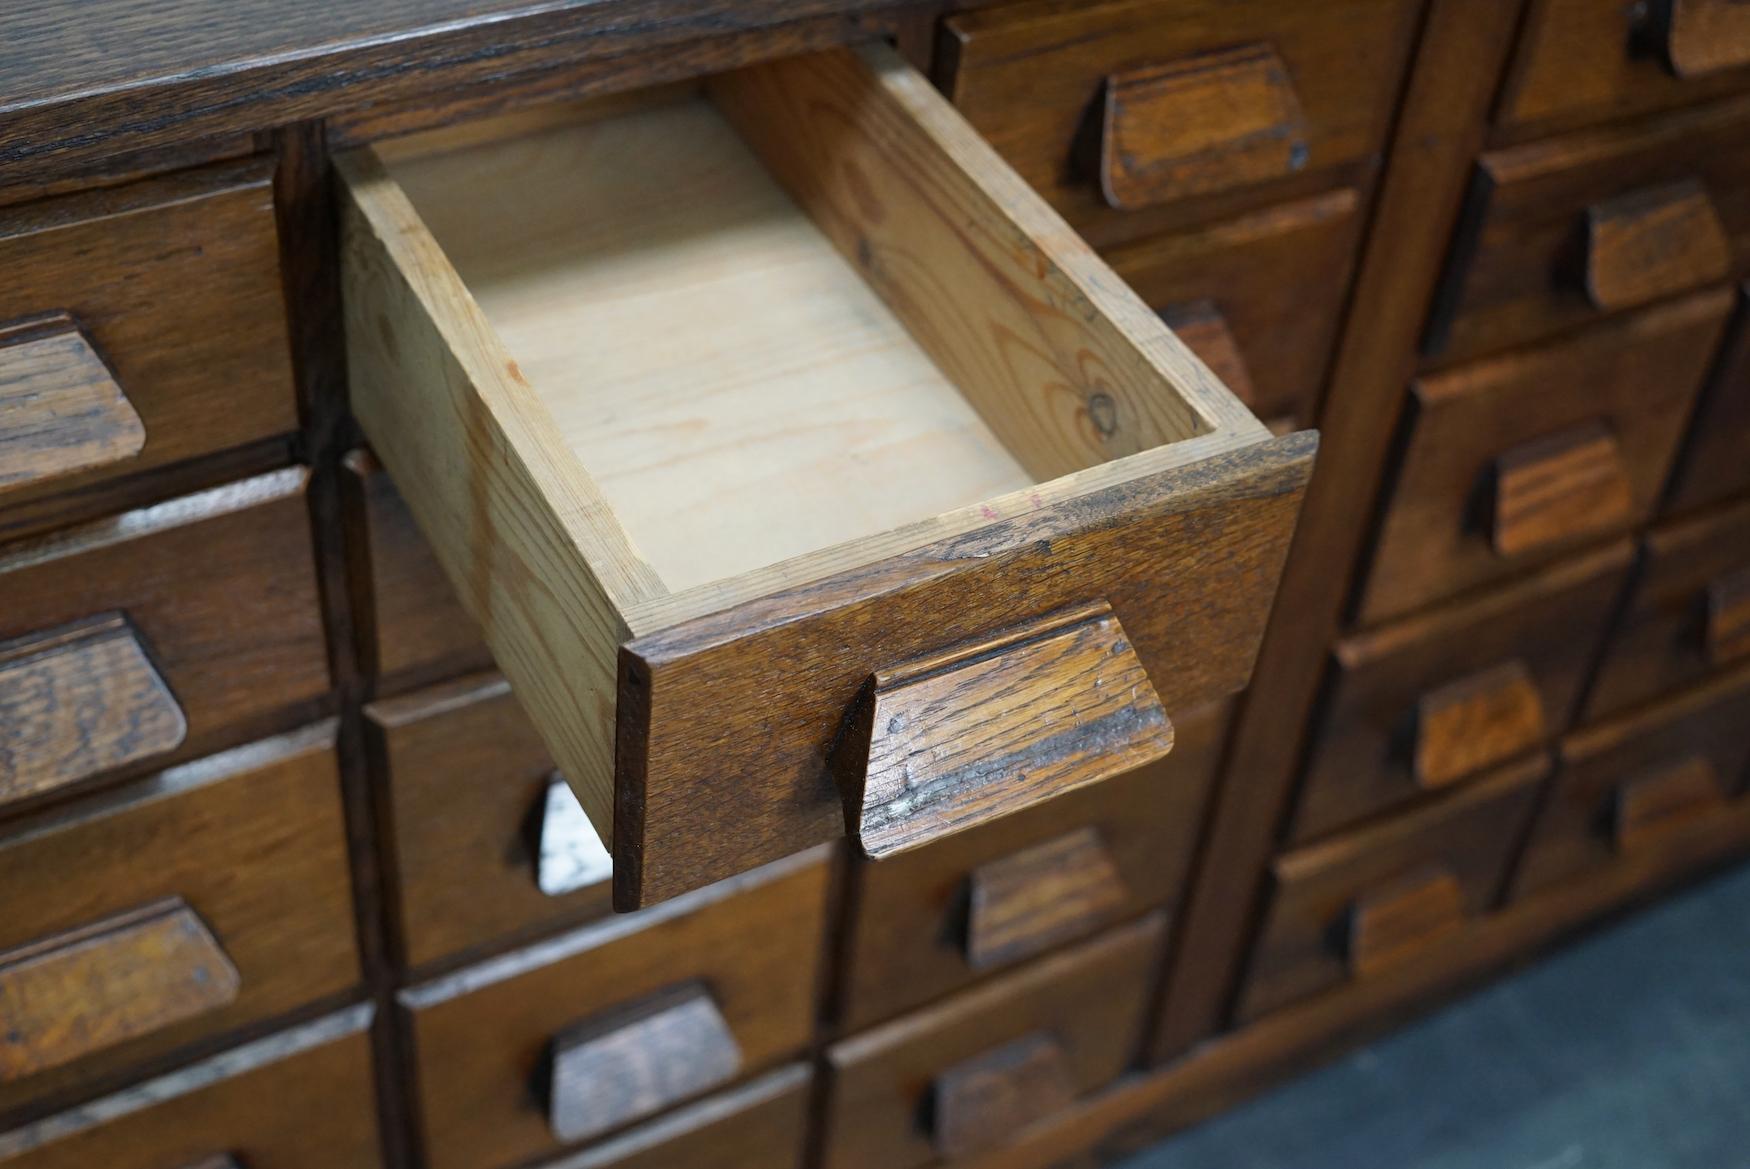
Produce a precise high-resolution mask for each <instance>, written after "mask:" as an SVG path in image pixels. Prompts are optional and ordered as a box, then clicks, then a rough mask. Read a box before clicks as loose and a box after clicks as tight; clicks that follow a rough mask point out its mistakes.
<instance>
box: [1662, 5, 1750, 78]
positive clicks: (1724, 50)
mask: <svg viewBox="0 0 1750 1169" xmlns="http://www.w3.org/2000/svg"><path fill="white" fill-rule="evenodd" d="M1651 7H1652V10H1653V13H1652V19H1653V21H1654V27H1656V28H1657V29H1658V31H1659V33H1660V34H1661V36H1662V37H1663V39H1664V48H1665V59H1666V61H1667V62H1668V63H1669V64H1670V66H1671V72H1673V73H1675V74H1677V76H1678V77H1680V78H1682V79H1683V80H1685V81H1689V80H1692V79H1694V78H1697V77H1706V76H1708V75H1709V74H1711V73H1718V72H1720V71H1722V70H1727V69H1740V68H1743V67H1744V66H1746V65H1750V12H1747V11H1746V10H1745V8H1744V6H1743V5H1742V4H1740V3H1738V2H1737V0H1654V3H1653V4H1652V6H1651Z"/></svg>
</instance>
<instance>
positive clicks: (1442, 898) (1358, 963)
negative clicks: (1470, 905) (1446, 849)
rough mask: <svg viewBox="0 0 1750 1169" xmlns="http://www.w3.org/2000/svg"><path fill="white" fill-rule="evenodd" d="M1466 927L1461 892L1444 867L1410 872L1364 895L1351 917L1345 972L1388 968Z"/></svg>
mask: <svg viewBox="0 0 1750 1169" xmlns="http://www.w3.org/2000/svg"><path fill="white" fill-rule="evenodd" d="M1463 923H1464V890H1463V889H1462V888H1461V887H1460V886H1459V883H1458V878H1457V877H1455V876H1453V875H1452V874H1451V873H1450V872H1448V871H1447V870H1445V869H1443V868H1439V867H1433V868H1427V869H1423V870H1421V871H1419V872H1415V873H1411V874H1410V875H1409V876H1406V877H1401V878H1399V879H1398V880H1396V881H1392V882H1389V883H1388V884H1385V885H1382V886H1380V887H1378V888H1376V889H1373V890H1371V891H1369V892H1367V893H1366V894H1364V895H1363V896H1362V897H1361V898H1360V899H1359V900H1357V901H1356V903H1355V907H1354V908H1353V909H1352V910H1351V911H1350V917H1349V969H1350V970H1351V972H1353V973H1354V974H1356V975H1361V976H1365V975H1368V974H1372V973H1374V972H1375V971H1378V970H1381V969H1383V968H1385V967H1387V966H1391V965H1393V964H1395V963H1397V962H1398V961H1401V960H1402V959H1403V958H1405V957H1407V956H1408V955H1410V954H1412V953H1414V952H1415V951H1417V950H1420V949H1422V948H1423V947H1425V946H1427V945H1429V944H1431V943H1433V942H1435V941H1437V940H1439V939H1440V938H1442V937H1444V936H1445V935H1447V934H1448V933H1451V932H1452V931H1453V930H1456V929H1457V928H1458V927H1459V926H1460V925H1462V924H1463Z"/></svg>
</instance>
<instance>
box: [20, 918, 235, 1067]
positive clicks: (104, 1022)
mask: <svg viewBox="0 0 1750 1169" xmlns="http://www.w3.org/2000/svg"><path fill="white" fill-rule="evenodd" d="M238 981H239V980H238V976H237V968H236V967H235V966H233V965H232V964H231V959H230V958H228V957H227V956H226V955H225V951H224V950H223V949H222V948H221V947H220V946H219V943H218V941H217V940H216V939H215V938H214V937H213V935H212V934H211V933H210V932H209V931H208V930H207V927H206V925H205V924H204V923H202V921H201V919H200V917H199V916H198V915H197V914H196V913H195V911H194V910H193V909H191V908H190V907H189V905H188V903H187V902H185V901H183V900H182V899H181V898H180V897H172V898H166V899H164V900H161V901H155V902H152V903H151V904H149V905H144V906H141V907H140V908H138V909H133V910H129V911H127V912H125V913H120V914H116V915H115V916H113V917H108V918H105V919H103V920H102V921H98V922H94V923H92V924H90V925H86V926H81V927H79V928H77V929H73V930H68V931H67V932H65V933H61V934H56V935H54V936H53V937H49V938H44V939H41V940H39V941H36V942H31V943H28V944H27V945H24V946H22V947H20V948H18V949H16V950H13V951H11V952H10V953H7V954H0V1083H12V1082H13V1081H15V1080H21V1079H23V1078H25V1077H26V1076H30V1075H34V1074H35V1073H37V1072H41V1071H45V1070H47V1069H49V1068H56V1067H60V1066H61V1065H63V1064H68V1063H71V1062H73V1061H74V1060H76V1059H80V1058H82V1057H84V1056H87V1055H90V1054H91V1053H92V1052H95V1051H100V1050H102V1049H103V1048H106V1047H113V1046H115V1045H116V1044H118V1043H125V1042H126V1041H128V1040H130V1039H137V1038H139V1037H140V1036H142V1035H147V1034H150V1033H151V1032H153V1031H157V1030H160V1029H162V1028H164V1027H168V1026H170V1025H171V1024H173V1023H179V1022H181V1021H183V1020H184V1019H190V1018H193V1017H194V1016H196V1015H201V1014H205V1013H206V1012H208V1011H212V1010H217V1009H218V1008H220V1007H222V1006H225V1005H226V1004H227V1003H230V1002H232V1001H233V1000H235V999H236V997H237V987H238Z"/></svg>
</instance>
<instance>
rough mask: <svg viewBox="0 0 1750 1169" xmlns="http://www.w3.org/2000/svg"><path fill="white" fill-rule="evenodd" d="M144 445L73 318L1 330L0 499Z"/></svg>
mask: <svg viewBox="0 0 1750 1169" xmlns="http://www.w3.org/2000/svg"><path fill="white" fill-rule="evenodd" d="M145 445H146V428H145V426H143V425H142V424H141V422H140V416H139V414H138V413H136V412H135V410H134V407H133V404H132V403H131V402H129V401H128V396H127V395H126V394H125V393H123V392H122V388H121V387H120V386H119V385H117V384H116V380H115V375H114V374H112V373H111V372H110V371H109V367H108V366H107V365H105V364H104V363H103V358H102V357H100V356H99V355H98V353H97V350H96V349H94V348H93V347H92V345H91V341H90V339H89V338H87V337H86V336H85V334H84V332H83V331H82V330H81V329H80V328H79V326H78V325H77V324H76V323H74V321H73V319H72V318H71V317H69V316H67V315H66V314H65V313H61V314H57V315H55V316H53V317H51V318H50V319H48V320H46V321H35V322H27V323H26V324H25V325H23V326H13V327H0V492H4V491H5V490H6V489H7V488H9V487H14V486H18V485H21V484H25V483H36V482H40V481H41V480H44V479H51V478H54V477H55V476H57V475H66V474H70V473H72V472H74V471H86V470H90V469H92V468H94V467H102V466H107V465H108V464H110V463H118V462H121V461H123V460H126V459H130V458H132V457H133V456H135V455H137V454H139V453H140V448H141V447H143V446H145Z"/></svg>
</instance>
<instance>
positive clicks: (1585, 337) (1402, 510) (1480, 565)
mask: <svg viewBox="0 0 1750 1169" xmlns="http://www.w3.org/2000/svg"><path fill="white" fill-rule="evenodd" d="M1727 305H1728V298H1727V296H1726V294H1725V293H1724V292H1718V293H1704V294H1702V295H1700V296H1697V297H1692V298H1689V299H1686V300H1682V301H1678V302H1676V303H1674V304H1671V305H1667V306H1663V307H1660V308H1657V309H1652V310H1649V311H1648V312H1645V313H1641V314H1638V315H1636V316H1633V317H1629V318H1627V319H1625V320H1623V321H1621V322H1619V323H1616V324H1613V325H1611V326H1610V327H1608V328H1601V329H1594V330H1590V331H1588V332H1585V333H1583V334H1581V335H1579V336H1577V337H1575V338H1573V339H1571V340H1568V341H1563V342H1560V343H1557V344H1553V345H1550V346H1548V347H1546V348H1543V349H1538V350H1534V351H1531V352H1527V353H1518V354H1513V355H1510V356H1507V357H1500V358H1495V359H1493V360H1490V361H1485V362H1480V363H1478V364H1476V365H1471V366H1465V367H1463V368H1460V369H1455V370H1451V371H1448V372H1445V373H1439V374H1432V375H1429V376H1426V377H1424V378H1422V379H1421V380H1419V381H1418V382H1417V383H1416V384H1415V386H1414V389H1413V399H1412V403H1411V408H1410V410H1409V417H1408V419H1407V421H1406V435H1405V438H1404V444H1403V449H1402V453H1401V457H1400V462H1399V466H1398V471H1397V475H1396V481H1395V482H1394V483H1393V485H1392V487H1391V495H1390V497H1389V499H1388V501H1387V504H1386V509H1385V515H1384V517H1383V519H1382V520H1381V526H1380V532H1379V539H1378V542H1377V544H1376V546H1375V550H1374V556H1373V567H1372V570H1371V572H1370V574H1369V576H1368V580H1367V586H1366V591H1365V593H1364V595H1363V598H1362V602H1361V618H1362V620H1363V621H1366V622H1372V621H1379V620H1384V619H1386V618H1388V617H1393V616H1396V615H1398V614H1401V613H1405V612H1408V611H1410V610H1412V609H1415V608H1417V607H1419V606H1421V605H1424V604H1426V603H1428V602H1430V601H1435V600H1439V599H1440V598H1442V597H1446V596H1451V595H1453V594H1456V593H1459V592H1462V591H1464V590H1465V589H1468V588H1474V587H1476V586H1478V585H1482V584H1486V583H1488V582H1490V581H1495V580H1500V579H1502V578H1504V577H1506V576H1509V575H1511V574H1513V573H1516V572H1520V571H1523V570H1524V569H1525V568H1527V567H1529V566H1531V565H1534V564H1537V563H1540V562H1542V561H1546V560H1549V559H1550V558H1552V557H1553V556H1555V555H1557V554H1559V553H1561V552H1564V551H1567V550H1569V549H1571V548H1573V547H1575V546H1576V545H1579V544H1582V543H1584V542H1586V541H1592V540H1598V539H1600V538H1602V537H1604V536H1609V535H1614V534H1617V533H1620V532H1623V531H1626V530H1628V529H1629V528H1630V527H1632V526H1633V525H1635V524H1637V523H1640V522H1642V521H1644V520H1645V519H1646V518H1647V517H1648V516H1649V515H1650V514H1651V512H1652V510H1653V507H1654V505H1655V504H1656V503H1657V501H1658V498H1659V493H1660V492H1661V491H1662V490H1663V488H1664V485H1665V481H1666V477H1667V475H1668V474H1669V472H1670V468H1671V464H1672V461H1673V459H1674V457H1675V455H1676V451H1677V445H1678V442H1679V440H1680V439H1681V437H1682V434H1683V428H1684V424H1685V422H1686V421H1687V419H1688V417H1689V413H1690V409H1691V406H1692V404H1693V402H1694V401H1695V396H1696V394H1697V392H1698V391H1699V390H1700V387H1701V384H1702V381H1703V379H1704V378H1705V377H1706V375H1707V371H1708V368H1709V365H1710V363H1711V361H1712V359H1713V355H1714V351H1715V347H1716V345H1717V343H1718V340H1719V336H1720V330H1721V326H1722V323H1723V320H1724V316H1725V313H1726V310H1727Z"/></svg>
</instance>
